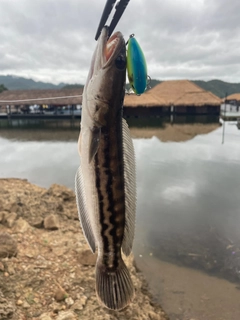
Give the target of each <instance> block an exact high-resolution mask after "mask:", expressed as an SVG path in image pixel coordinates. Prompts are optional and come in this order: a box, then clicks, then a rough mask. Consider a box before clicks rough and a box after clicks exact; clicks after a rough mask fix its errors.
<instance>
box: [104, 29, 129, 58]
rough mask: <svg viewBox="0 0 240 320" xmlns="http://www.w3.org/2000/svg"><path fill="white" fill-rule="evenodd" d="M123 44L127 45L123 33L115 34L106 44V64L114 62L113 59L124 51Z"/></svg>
mask: <svg viewBox="0 0 240 320" xmlns="http://www.w3.org/2000/svg"><path fill="white" fill-rule="evenodd" d="M122 44H124V45H125V42H124V39H123V36H122V34H121V32H115V33H114V34H113V35H112V36H111V37H110V38H109V39H108V40H107V42H106V44H105V48H104V55H105V58H106V63H107V62H108V61H109V60H110V61H111V60H112V58H113V57H115V56H116V55H118V54H119V52H120V50H121V49H122Z"/></svg>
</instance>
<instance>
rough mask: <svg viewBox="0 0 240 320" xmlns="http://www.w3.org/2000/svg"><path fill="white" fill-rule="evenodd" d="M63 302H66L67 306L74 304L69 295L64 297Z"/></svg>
mask: <svg viewBox="0 0 240 320" xmlns="http://www.w3.org/2000/svg"><path fill="white" fill-rule="evenodd" d="M65 303H66V305H67V306H69V307H70V306H72V305H73V304H74V301H73V299H72V298H71V297H68V298H66V299H65Z"/></svg>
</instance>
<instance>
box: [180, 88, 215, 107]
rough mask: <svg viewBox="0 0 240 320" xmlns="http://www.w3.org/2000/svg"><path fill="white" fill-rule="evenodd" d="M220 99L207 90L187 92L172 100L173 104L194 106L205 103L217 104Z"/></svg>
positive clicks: (200, 105)
mask: <svg viewBox="0 0 240 320" xmlns="http://www.w3.org/2000/svg"><path fill="white" fill-rule="evenodd" d="M220 103H221V99H220V98H218V97H217V96H215V95H214V94H213V93H211V92H209V91H200V92H187V93H185V94H184V95H183V96H181V97H180V98H179V99H177V100H176V101H175V102H174V106H194V107H202V106H205V105H211V106H219V105H220Z"/></svg>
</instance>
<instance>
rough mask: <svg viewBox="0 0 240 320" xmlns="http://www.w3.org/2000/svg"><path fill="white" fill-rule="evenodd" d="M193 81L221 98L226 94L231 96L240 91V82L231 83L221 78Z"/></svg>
mask: <svg viewBox="0 0 240 320" xmlns="http://www.w3.org/2000/svg"><path fill="white" fill-rule="evenodd" d="M193 82H194V83H196V84H197V85H198V86H199V87H201V88H203V89H204V90H207V91H211V92H212V93H214V94H215V95H216V96H218V97H220V98H224V97H225V95H227V96H229V95H230V94H233V93H240V83H229V82H224V81H221V80H210V81H202V80H195V81H193Z"/></svg>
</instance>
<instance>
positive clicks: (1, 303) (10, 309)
mask: <svg viewBox="0 0 240 320" xmlns="http://www.w3.org/2000/svg"><path fill="white" fill-rule="evenodd" d="M15 310H16V307H15V306H14V304H13V303H12V302H11V301H8V300H7V299H5V298H4V296H3V294H2V292H1V291H0V319H1V320H7V319H12V317H13V315H14V313H15Z"/></svg>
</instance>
